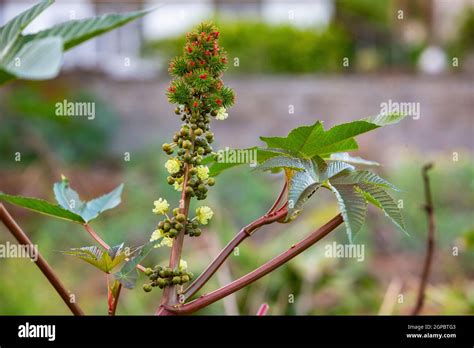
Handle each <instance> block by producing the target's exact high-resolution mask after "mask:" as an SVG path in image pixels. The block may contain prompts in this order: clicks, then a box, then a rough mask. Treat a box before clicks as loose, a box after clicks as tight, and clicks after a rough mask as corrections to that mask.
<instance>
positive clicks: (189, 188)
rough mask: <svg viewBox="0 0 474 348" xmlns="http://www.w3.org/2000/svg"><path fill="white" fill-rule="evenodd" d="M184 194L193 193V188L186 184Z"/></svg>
mask: <svg viewBox="0 0 474 348" xmlns="http://www.w3.org/2000/svg"><path fill="white" fill-rule="evenodd" d="M186 194H188V195H193V194H194V190H193V188H192V187H191V186H186Z"/></svg>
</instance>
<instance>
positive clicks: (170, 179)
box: [166, 176, 175, 185]
mask: <svg viewBox="0 0 474 348" xmlns="http://www.w3.org/2000/svg"><path fill="white" fill-rule="evenodd" d="M166 181H168V184H170V185H173V184H174V182H175V180H174V178H173V177H172V176H168V177H167V178H166Z"/></svg>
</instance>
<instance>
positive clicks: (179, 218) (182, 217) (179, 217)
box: [176, 214, 186, 222]
mask: <svg viewBox="0 0 474 348" xmlns="http://www.w3.org/2000/svg"><path fill="white" fill-rule="evenodd" d="M176 221H178V222H185V221H186V215H184V214H177V215H176Z"/></svg>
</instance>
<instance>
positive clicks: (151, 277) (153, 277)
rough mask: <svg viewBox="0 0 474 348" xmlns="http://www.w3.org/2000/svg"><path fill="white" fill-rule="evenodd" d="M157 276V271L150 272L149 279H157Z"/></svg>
mask: <svg viewBox="0 0 474 348" xmlns="http://www.w3.org/2000/svg"><path fill="white" fill-rule="evenodd" d="M158 276H159V275H158V272H156V273H152V274H151V275H150V280H157V279H158Z"/></svg>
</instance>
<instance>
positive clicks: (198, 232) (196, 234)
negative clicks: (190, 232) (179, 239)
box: [194, 228, 202, 237]
mask: <svg viewBox="0 0 474 348" xmlns="http://www.w3.org/2000/svg"><path fill="white" fill-rule="evenodd" d="M201 232H202V231H201V229H200V228H196V229H195V230H194V235H195V236H196V237H199V236H200V235H201Z"/></svg>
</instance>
